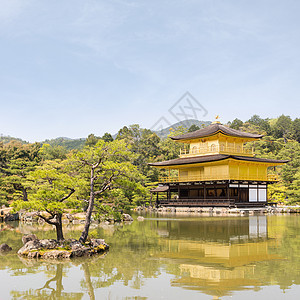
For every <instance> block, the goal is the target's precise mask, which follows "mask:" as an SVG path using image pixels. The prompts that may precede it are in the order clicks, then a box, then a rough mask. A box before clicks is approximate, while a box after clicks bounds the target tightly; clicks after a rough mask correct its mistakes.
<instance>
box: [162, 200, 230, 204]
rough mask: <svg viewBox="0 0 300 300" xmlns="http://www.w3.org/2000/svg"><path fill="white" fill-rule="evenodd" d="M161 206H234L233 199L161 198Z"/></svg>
mask: <svg viewBox="0 0 300 300" xmlns="http://www.w3.org/2000/svg"><path fill="white" fill-rule="evenodd" d="M159 204H160V205H163V206H234V205H235V200H234V199H178V200H172V199H170V200H161V201H160V202H159Z"/></svg>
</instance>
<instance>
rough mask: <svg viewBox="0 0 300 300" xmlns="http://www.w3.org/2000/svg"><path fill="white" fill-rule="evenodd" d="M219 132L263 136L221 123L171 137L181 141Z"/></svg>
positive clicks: (237, 135) (242, 135)
mask: <svg viewBox="0 0 300 300" xmlns="http://www.w3.org/2000/svg"><path fill="white" fill-rule="evenodd" d="M217 132H222V133H223V134H225V135H230V136H235V137H242V138H243V137H244V138H254V139H259V138H261V137H262V135H260V134H254V133H248V132H243V131H239V130H235V129H232V128H229V127H227V126H224V125H222V124H220V123H215V124H211V125H209V126H207V127H204V128H201V129H199V130H196V131H193V132H188V133H185V134H182V135H178V136H173V137H171V139H172V140H175V141H179V140H188V139H197V138H202V137H206V136H210V135H214V134H215V133H217Z"/></svg>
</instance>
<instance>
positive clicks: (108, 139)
mask: <svg viewBox="0 0 300 300" xmlns="http://www.w3.org/2000/svg"><path fill="white" fill-rule="evenodd" d="M101 139H102V140H103V141H104V142H112V141H113V140H114V139H113V137H112V135H111V134H110V133H108V132H105V133H104V135H103V136H102V138H101Z"/></svg>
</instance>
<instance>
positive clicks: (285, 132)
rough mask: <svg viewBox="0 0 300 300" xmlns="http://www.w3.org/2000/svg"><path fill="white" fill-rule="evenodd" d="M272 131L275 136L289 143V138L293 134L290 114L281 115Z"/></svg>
mask: <svg viewBox="0 0 300 300" xmlns="http://www.w3.org/2000/svg"><path fill="white" fill-rule="evenodd" d="M272 133H273V135H274V137H276V138H283V139H284V142H285V143H287V139H290V138H292V136H293V128H292V120H291V118H290V117H289V116H285V115H281V116H280V117H279V118H278V119H277V121H276V122H275V124H274V125H273V128H272Z"/></svg>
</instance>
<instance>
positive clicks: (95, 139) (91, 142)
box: [85, 133, 100, 146]
mask: <svg viewBox="0 0 300 300" xmlns="http://www.w3.org/2000/svg"><path fill="white" fill-rule="evenodd" d="M99 140H100V137H98V136H95V135H94V134H93V133H91V134H89V135H88V137H87V139H86V141H85V145H86V146H95V145H96V144H97V142H98V141H99Z"/></svg>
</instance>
